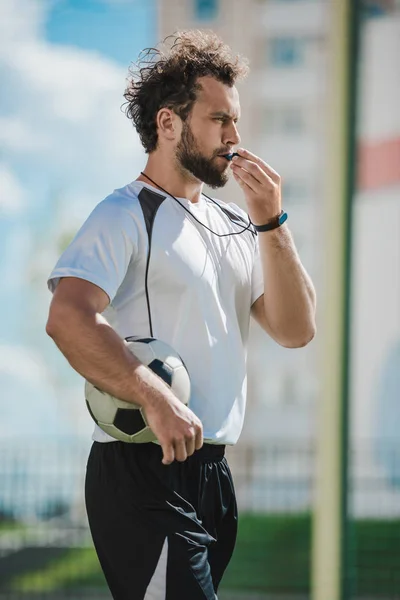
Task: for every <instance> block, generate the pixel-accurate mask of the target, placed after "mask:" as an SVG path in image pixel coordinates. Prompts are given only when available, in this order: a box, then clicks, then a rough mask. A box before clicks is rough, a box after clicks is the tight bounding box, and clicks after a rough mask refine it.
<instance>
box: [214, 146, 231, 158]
mask: <svg viewBox="0 0 400 600" xmlns="http://www.w3.org/2000/svg"><path fill="white" fill-rule="evenodd" d="M230 152H231V148H220V149H219V150H217V151H216V152H215V153H214V155H213V158H215V157H217V156H221V154H229V153H230Z"/></svg>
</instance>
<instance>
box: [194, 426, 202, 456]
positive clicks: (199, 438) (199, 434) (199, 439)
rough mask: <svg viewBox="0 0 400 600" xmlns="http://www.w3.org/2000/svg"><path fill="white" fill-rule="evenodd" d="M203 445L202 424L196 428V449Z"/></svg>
mask: <svg viewBox="0 0 400 600" xmlns="http://www.w3.org/2000/svg"><path fill="white" fill-rule="evenodd" d="M202 446H203V427H202V426H201V425H200V426H199V427H198V428H197V429H196V439H195V447H196V450H200V448H201V447H202Z"/></svg>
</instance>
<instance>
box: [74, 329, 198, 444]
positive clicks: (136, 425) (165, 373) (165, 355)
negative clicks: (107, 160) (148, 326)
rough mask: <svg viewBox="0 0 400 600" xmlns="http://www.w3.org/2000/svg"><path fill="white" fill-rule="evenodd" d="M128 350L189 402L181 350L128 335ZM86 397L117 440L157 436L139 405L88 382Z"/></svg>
mask: <svg viewBox="0 0 400 600" xmlns="http://www.w3.org/2000/svg"><path fill="white" fill-rule="evenodd" d="M125 341H126V343H127V346H128V348H129V350H130V351H131V352H132V353H133V354H134V355H135V356H136V357H137V358H138V359H139V360H140V362H142V363H143V364H144V365H146V366H147V367H148V368H149V369H151V370H152V371H153V372H154V373H155V374H156V375H158V376H159V377H161V379H163V380H164V381H165V383H167V384H168V385H169V386H170V387H171V389H172V391H173V392H174V394H175V395H176V396H177V398H178V399H179V400H180V401H181V402H183V404H186V405H187V404H188V403H189V398H190V379H189V374H188V372H187V370H186V367H185V365H184V363H183V360H182V359H181V357H180V356H179V354H178V353H177V352H176V351H175V350H173V348H171V346H169V345H168V344H166V343H165V342H162V341H160V340H157V339H155V338H151V337H148V338H141V337H128V338H126V339H125ZM85 399H86V405H87V407H88V410H89V413H90V414H91V416H92V418H93V419H94V421H95V422H96V423H97V425H98V426H99V427H100V428H101V429H102V430H103V431H105V432H106V433H108V434H109V435H111V436H112V437H113V438H115V439H116V440H120V441H122V442H130V443H132V442H135V443H145V442H153V441H155V440H156V439H157V438H156V436H155V435H154V433H153V432H152V430H151V429H150V427H149V426H148V424H147V422H146V418H145V416H144V413H143V412H142V409H141V407H140V406H138V405H136V404H132V403H131V402H125V401H124V400H119V399H118V398H115V397H114V396H111V395H110V394H108V393H107V392H102V391H101V390H100V389H99V388H97V387H96V386H94V385H92V384H91V383H89V381H86V382H85Z"/></svg>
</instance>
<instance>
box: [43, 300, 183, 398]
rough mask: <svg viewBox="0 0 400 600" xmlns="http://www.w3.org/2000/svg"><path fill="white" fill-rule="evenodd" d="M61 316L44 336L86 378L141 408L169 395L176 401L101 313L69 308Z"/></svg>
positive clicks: (48, 328) (59, 315)
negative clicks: (52, 341)
mask: <svg viewBox="0 0 400 600" xmlns="http://www.w3.org/2000/svg"><path fill="white" fill-rule="evenodd" d="M61 313H62V314H58V315H57V316H56V317H53V318H52V320H51V321H49V324H48V326H47V333H48V334H49V335H50V337H51V338H52V339H53V340H54V342H55V343H56V345H57V346H58V348H59V349H60V350H61V352H62V353H63V354H64V356H65V358H66V359H67V360H68V362H69V363H70V365H71V366H72V367H73V368H74V369H75V371H77V372H78V373H80V375H82V376H83V377H84V378H85V379H87V380H88V381H90V382H91V383H93V384H94V385H95V386H97V387H98V388H99V389H101V390H104V391H105V392H108V393H110V394H112V395H113V396H115V397H117V398H120V399H121V400H126V401H128V402H133V403H135V404H138V405H140V406H145V405H149V404H150V405H153V404H156V403H157V402H160V401H162V400H164V401H165V399H166V397H168V396H173V397H174V398H175V396H174V395H173V393H172V391H171V390H170V388H169V387H168V386H167V385H166V384H165V383H164V382H163V381H162V380H161V379H160V378H159V377H157V376H156V375H155V374H154V373H153V372H152V371H151V370H150V369H148V368H147V367H145V366H144V365H143V364H142V363H141V362H140V361H139V360H138V359H137V358H136V357H135V356H134V355H133V354H132V352H130V350H129V349H128V348H127V346H126V344H125V343H124V341H123V340H122V339H121V338H120V337H119V336H118V334H117V333H116V332H115V330H114V329H113V328H112V327H111V326H110V325H109V324H108V323H107V321H106V320H105V319H104V318H103V317H102V316H101V315H100V314H98V313H92V312H90V311H88V312H85V311H83V310H77V309H74V308H70V307H69V308H65V309H64V310H63V311H61Z"/></svg>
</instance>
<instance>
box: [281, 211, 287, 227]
mask: <svg viewBox="0 0 400 600" xmlns="http://www.w3.org/2000/svg"><path fill="white" fill-rule="evenodd" d="M286 219H287V213H286V212H284V213H283V214H281V215H279V225H282V224H283V223H284V222H285V221H286Z"/></svg>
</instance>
